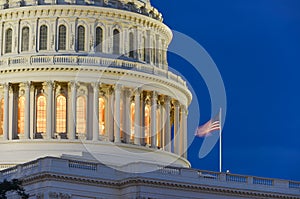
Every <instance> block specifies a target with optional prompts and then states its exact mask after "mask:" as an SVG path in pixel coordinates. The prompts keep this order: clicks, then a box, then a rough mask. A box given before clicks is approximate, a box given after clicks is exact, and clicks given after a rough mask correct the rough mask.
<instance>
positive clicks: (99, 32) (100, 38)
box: [95, 27, 103, 52]
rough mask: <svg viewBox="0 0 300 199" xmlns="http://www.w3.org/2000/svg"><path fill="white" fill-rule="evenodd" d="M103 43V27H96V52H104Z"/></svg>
mask: <svg viewBox="0 0 300 199" xmlns="http://www.w3.org/2000/svg"><path fill="white" fill-rule="evenodd" d="M102 43H103V31H102V28H100V27H97V28H96V46H95V48H96V52H102V46H103V45H102Z"/></svg>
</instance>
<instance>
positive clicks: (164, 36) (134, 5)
mask: <svg viewBox="0 0 300 199" xmlns="http://www.w3.org/2000/svg"><path fill="white" fill-rule="evenodd" d="M0 24H1V25H0V46H1V47H0V76H1V78H0V147H1V148H0V157H1V159H0V170H2V171H0V181H2V180H3V179H13V178H18V179H21V180H22V181H23V185H24V187H25V190H26V191H27V193H29V195H30V198H36V199H43V198H45V199H48V198H72V199H83V198H90V199H91V198H94V199H100V198H101V199H106V198H108V199H123V198H124V199H127V198H128V199H163V198H177V199H181V198H291V199H294V198H300V183H299V182H294V181H284V180H276V179H265V178H260V177H253V176H241V175H234V174H229V173H218V172H210V171H200V170H195V169H192V168H190V167H191V165H190V163H189V161H188V160H187V134H188V133H191V132H188V129H187V122H188V120H187V118H188V106H189V104H190V103H191V101H192V94H191V92H190V91H189V88H188V87H187V85H186V82H185V81H184V80H183V78H182V77H181V76H178V75H176V74H174V73H172V72H170V71H169V69H168V63H167V51H168V45H169V44H170V42H171V40H172V31H171V30H170V29H169V28H168V27H167V26H166V25H165V24H164V23H163V18H162V15H161V13H160V12H159V11H158V10H157V9H156V8H154V7H153V6H152V5H151V3H150V1H149V0H76V1H74V0H56V1H54V0H0ZM8 198H18V196H17V195H16V193H10V194H9V195H8Z"/></svg>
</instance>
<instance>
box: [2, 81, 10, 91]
mask: <svg viewBox="0 0 300 199" xmlns="http://www.w3.org/2000/svg"><path fill="white" fill-rule="evenodd" d="M2 86H3V89H4V90H9V87H10V84H9V83H7V82H5V83H3V84H2Z"/></svg>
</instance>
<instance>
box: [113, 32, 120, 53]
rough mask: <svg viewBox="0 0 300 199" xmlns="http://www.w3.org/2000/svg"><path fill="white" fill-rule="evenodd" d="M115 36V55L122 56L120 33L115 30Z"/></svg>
mask: <svg viewBox="0 0 300 199" xmlns="http://www.w3.org/2000/svg"><path fill="white" fill-rule="evenodd" d="M113 34H114V36H113V54H120V32H119V31H118V30H117V29H114V32H113Z"/></svg>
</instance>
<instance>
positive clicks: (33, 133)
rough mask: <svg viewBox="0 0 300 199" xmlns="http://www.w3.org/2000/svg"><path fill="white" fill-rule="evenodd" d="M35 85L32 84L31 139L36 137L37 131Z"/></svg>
mask: <svg viewBox="0 0 300 199" xmlns="http://www.w3.org/2000/svg"><path fill="white" fill-rule="evenodd" d="M35 109H36V108H35V87H34V85H32V84H31V85H30V127H29V129H30V133H29V136H30V138H31V139H34V135H35V131H36V118H35V117H36V115H35V114H36V113H35Z"/></svg>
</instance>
